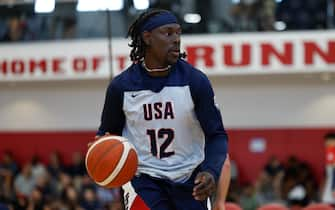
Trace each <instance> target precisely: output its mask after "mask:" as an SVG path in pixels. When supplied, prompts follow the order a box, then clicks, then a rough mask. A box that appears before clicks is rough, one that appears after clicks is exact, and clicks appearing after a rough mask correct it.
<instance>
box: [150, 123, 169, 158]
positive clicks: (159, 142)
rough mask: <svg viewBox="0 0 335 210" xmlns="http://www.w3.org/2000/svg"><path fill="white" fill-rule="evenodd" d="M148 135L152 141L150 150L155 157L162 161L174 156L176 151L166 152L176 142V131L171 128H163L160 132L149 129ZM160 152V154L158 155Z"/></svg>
mask: <svg viewBox="0 0 335 210" xmlns="http://www.w3.org/2000/svg"><path fill="white" fill-rule="evenodd" d="M147 135H148V136H149V139H150V148H151V149H150V150H151V154H152V155H153V156H156V157H158V158H160V159H162V158H165V157H170V156H171V155H174V151H170V152H166V151H165V150H166V149H167V148H168V146H169V145H170V144H171V143H172V142H173V140H174V131H173V129H171V128H161V129H158V130H155V129H148V130H147ZM158 151H159V153H158Z"/></svg>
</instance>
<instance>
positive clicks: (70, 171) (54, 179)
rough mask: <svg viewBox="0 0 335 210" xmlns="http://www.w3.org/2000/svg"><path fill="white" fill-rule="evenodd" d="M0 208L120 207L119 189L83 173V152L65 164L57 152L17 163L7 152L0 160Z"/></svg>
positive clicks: (91, 209)
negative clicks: (43, 161)
mask: <svg viewBox="0 0 335 210" xmlns="http://www.w3.org/2000/svg"><path fill="white" fill-rule="evenodd" d="M0 209H1V210H123V209H124V208H123V204H122V196H121V193H120V189H105V188H102V187H99V186H97V185H96V184H94V183H93V182H92V180H91V179H90V178H89V177H88V176H87V174H86V168H85V163H84V159H83V155H82V154H81V153H79V152H76V153H74V154H73V158H72V163H71V164H68V165H65V164H64V163H63V162H62V158H61V155H60V154H59V153H57V152H53V153H51V154H50V158H49V161H48V162H47V163H42V162H41V161H39V158H38V157H37V156H34V157H32V158H31V160H29V161H27V162H24V163H23V164H22V165H18V163H17V162H16V161H15V157H14V156H13V155H12V153H11V152H10V151H7V152H5V153H4V155H3V157H2V161H1V163H0Z"/></svg>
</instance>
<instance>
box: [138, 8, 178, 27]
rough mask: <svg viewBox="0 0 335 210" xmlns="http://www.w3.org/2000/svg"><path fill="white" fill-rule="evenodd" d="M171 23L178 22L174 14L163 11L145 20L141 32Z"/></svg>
mask: <svg viewBox="0 0 335 210" xmlns="http://www.w3.org/2000/svg"><path fill="white" fill-rule="evenodd" d="M171 23H178V21H177V18H176V16H174V15H173V14H172V13H171V12H163V13H160V14H158V15H155V16H153V17H151V18H149V20H147V21H146V22H145V23H144V25H143V26H142V28H141V32H143V31H151V30H153V29H155V28H157V27H160V26H162V25H166V24H171Z"/></svg>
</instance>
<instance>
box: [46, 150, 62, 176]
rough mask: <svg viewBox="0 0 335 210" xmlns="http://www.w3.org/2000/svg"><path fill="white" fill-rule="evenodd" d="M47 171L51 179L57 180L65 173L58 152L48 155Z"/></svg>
mask: <svg viewBox="0 0 335 210" xmlns="http://www.w3.org/2000/svg"><path fill="white" fill-rule="evenodd" d="M47 170H48V172H49V173H50V175H51V177H52V178H53V179H58V178H59V175H60V174H61V173H62V172H64V171H65V169H64V165H63V163H62V160H61V157H60V155H59V153H58V152H52V153H51V154H50V156H49V164H48V167H47Z"/></svg>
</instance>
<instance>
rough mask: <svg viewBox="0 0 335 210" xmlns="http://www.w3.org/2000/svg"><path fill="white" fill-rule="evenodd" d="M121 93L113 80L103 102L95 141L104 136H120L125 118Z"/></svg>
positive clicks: (116, 82)
mask: <svg viewBox="0 0 335 210" xmlns="http://www.w3.org/2000/svg"><path fill="white" fill-rule="evenodd" d="M122 106H123V92H122V90H121V88H120V87H119V85H118V81H116V80H113V81H112V82H111V83H110V85H109V86H108V88H107V91H106V95H105V102H104V107H103V111H102V114H101V123H100V126H99V130H98V132H97V133H96V136H95V140H97V139H99V138H100V137H101V136H105V135H111V134H112V135H118V136H121V135H122V130H123V127H124V123H125V116H124V113H123V111H122Z"/></svg>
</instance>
